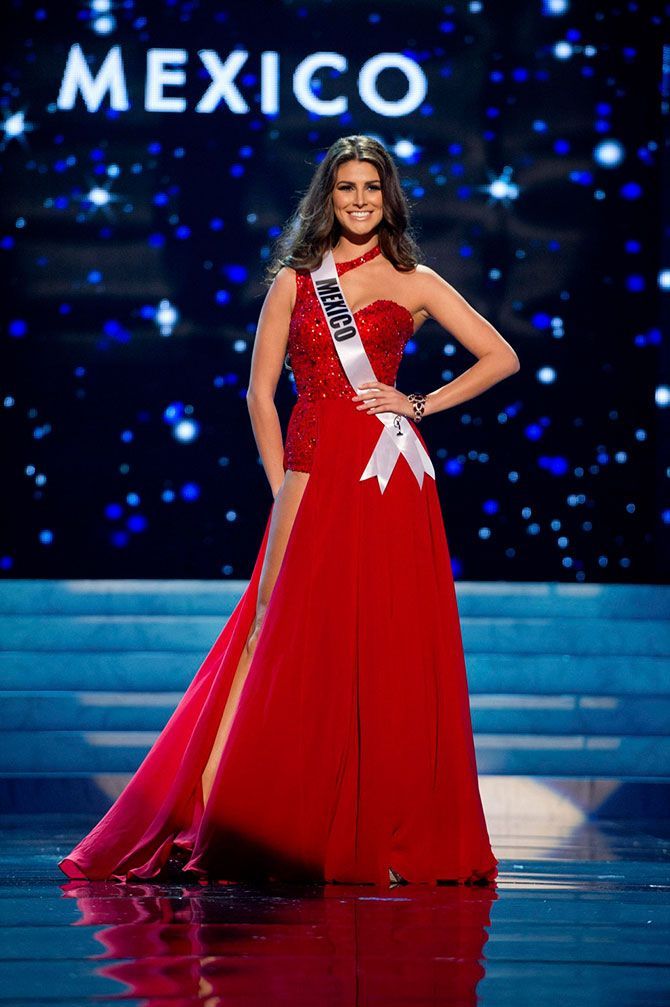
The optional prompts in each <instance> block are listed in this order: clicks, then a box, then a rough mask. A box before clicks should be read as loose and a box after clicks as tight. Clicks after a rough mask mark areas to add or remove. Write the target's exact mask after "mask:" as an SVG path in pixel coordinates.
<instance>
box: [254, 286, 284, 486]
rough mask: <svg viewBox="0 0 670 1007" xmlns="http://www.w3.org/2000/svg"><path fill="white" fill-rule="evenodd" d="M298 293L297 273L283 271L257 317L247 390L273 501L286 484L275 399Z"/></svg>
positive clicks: (257, 440) (266, 296) (257, 443)
mask: <svg viewBox="0 0 670 1007" xmlns="http://www.w3.org/2000/svg"><path fill="white" fill-rule="evenodd" d="M295 290H296V285H295V271H294V270H293V269H289V268H288V267H286V266H284V267H282V269H280V270H279V272H278V273H277V275H276V276H275V278H274V280H273V282H272V286H271V287H270V289H269V290H268V292H267V294H266V295H265V300H264V301H263V306H262V308H261V312H260V315H259V316H258V325H257V326H256V338H255V340H254V348H253V352H252V354H251V370H250V374H249V388H248V390H247V408H248V410H249V416H250V419H251V426H252V429H253V432H254V437H255V439H256V445H257V447H258V453H259V455H260V456H261V461H262V463H263V468H264V469H265V474H266V476H267V477H268V482H269V483H270V488H271V489H272V495H273V497H276V496H277V493H278V492H279V487H280V486H281V484H282V482H283V480H284V465H283V456H284V444H283V440H282V432H281V425H280V423H279V414H278V413H277V407H276V406H275V402H274V397H275V392H276V390H277V383H278V381H279V375H280V374H281V372H282V367H283V366H284V358H285V356H286V346H287V344H288V329H289V322H290V320H291V312H292V311H293V305H294V303H295Z"/></svg>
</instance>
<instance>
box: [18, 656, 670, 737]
mask: <svg viewBox="0 0 670 1007" xmlns="http://www.w3.org/2000/svg"><path fill="white" fill-rule="evenodd" d="M566 651H567V646H566ZM206 653H207V648H203V649H201V650H183V651H169V650H166V651H146V650H140V651H135V650H129V651H99V652H97V651H66V650H63V651H57V652H49V651H40V652H38V653H36V652H34V651H9V652H5V653H0V688H1V689H4V690H12V691H16V690H20V691H24V692H27V693H30V692H32V691H33V690H36V691H41V690H64V691H84V690H87V689H94V690H95V691H102V690H104V691H109V692H126V691H127V692H153V691H167V692H183V691H184V690H185V689H186V687H187V685H188V684H189V682H190V681H191V679H192V678H193V677H194V675H195V674H196V672H197V670H198V668H199V667H200V665H201V663H202V661H203V659H204V658H205V655H206ZM466 664H467V674H468V684H469V686H470V691H471V693H479V692H485V693H501V694H504V693H509V692H514V693H530V694H533V695H535V694H537V695H554V694H557V693H558V694H565V693H570V694H574V695H582V694H587V695H606V696H636V695H663V694H670V682H669V680H668V666H669V665H668V658H667V657H666V656H660V655H659V656H652V657H647V656H645V655H641V654H638V655H635V656H634V657H632V656H631V655H627V654H623V655H612V654H605V655H602V654H588V655H583V654H571V653H567V652H564V653H562V654H520V653H515V652H511V653H508V654H503V653H499V652H496V651H492V652H489V653H478V652H476V651H473V650H472V649H470V648H468V647H467V646H466ZM0 718H2V719H3V722H4V714H3V711H2V706H1V705H0Z"/></svg>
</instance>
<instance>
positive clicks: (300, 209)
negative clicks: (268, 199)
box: [265, 134, 420, 285]
mask: <svg viewBox="0 0 670 1007" xmlns="http://www.w3.org/2000/svg"><path fill="white" fill-rule="evenodd" d="M351 160H358V161H369V162H370V164H373V165H374V166H375V168H376V169H377V171H378V172H379V178H380V180H381V189H382V205H383V218H382V221H381V224H380V226H379V244H380V246H381V250H382V253H383V254H384V256H385V257H386V258H387V259H389V261H390V262H392V263H393V265H394V266H395V267H396V269H399V270H401V271H402V272H406V271H409V270H411V269H414V268H415V266H416V265H417V263H418V262H419V261H420V251H419V248H418V245H417V244H416V241H415V238H414V234H413V230H412V227H411V225H410V219H409V218H410V209H409V203H408V201H407V199H406V197H405V194H404V192H403V190H402V187H401V184H400V176H399V175H398V169H397V168H396V165H395V162H394V161H393V159H392V158H391V155H390V154H389V153H388V151H387V150H386V148H385V147H384V146H383V144H381V143H380V142H379V141H378V140H375V139H374V138H373V137H371V136H365V135H358V134H354V135H353V136H342V137H340V138H339V140H336V141H335V142H334V143H333V144H332V145H331V146H330V147H329V148H328V150H327V152H326V154H325V156H324V158H323V160H322V161H321V163H320V164H319V165H318V166H317V168H316V171H315V172H314V175H313V177H312V181H311V182H310V184H309V188H308V189H307V191H306V192H305V193H304V195H303V196H302V198H301V200H300V202H299V204H298V206H297V207H296V209H295V211H294V213H293V214H292V215H291V217H290V218H289V220H288V221H287V223H286V225H285V226H284V229H283V230H282V233H281V234H280V235H279V237H278V238H277V241H276V243H275V247H274V251H273V257H272V259H271V261H270V263H269V265H268V268H267V272H266V276H265V281H266V283H267V284H268V285H269V284H271V283H272V281H273V280H274V278H275V276H276V275H277V273H278V272H279V270H280V269H281V268H282V266H291V267H292V268H293V269H309V270H312V269H316V267H317V266H319V265H320V263H321V259H322V258H323V255H324V253H325V252H326V251H327V250H328V249H329V248H332V247H333V246H334V245H335V244H337V241H338V239H339V236H340V233H341V231H342V228H341V227H340V223H339V221H338V219H337V217H336V216H335V212H334V210H333V200H332V193H333V189H334V188H335V179H336V176H337V169H338V167H339V166H340V165H341V164H344V162H345V161H351Z"/></svg>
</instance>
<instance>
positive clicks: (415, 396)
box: [407, 392, 426, 423]
mask: <svg viewBox="0 0 670 1007" xmlns="http://www.w3.org/2000/svg"><path fill="white" fill-rule="evenodd" d="M407 398H408V399H409V401H410V402H411V403H412V409H413V410H414V422H415V423H420V422H421V420H422V419H423V411H424V409H425V408H426V396H425V395H423V394H422V393H421V392H412V394H411V395H408V396H407Z"/></svg>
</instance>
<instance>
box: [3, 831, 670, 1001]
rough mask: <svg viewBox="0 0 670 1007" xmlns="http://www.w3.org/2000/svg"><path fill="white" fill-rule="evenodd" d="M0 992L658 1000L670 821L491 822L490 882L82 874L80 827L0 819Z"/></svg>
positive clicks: (668, 997)
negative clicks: (295, 881)
mask: <svg viewBox="0 0 670 1007" xmlns="http://www.w3.org/2000/svg"><path fill="white" fill-rule="evenodd" d="M0 824H1V825H2V840H1V843H2V845H1V847H0V856H1V858H2V868H3V869H2V882H1V887H0V891H1V895H2V897H1V902H0V906H1V909H0V911H1V912H2V935H1V936H2V942H1V948H2V958H1V961H0V1002H4V1003H8V1004H24V1003H26V1004H28V1003H30V1004H61V1003H62V1004H68V1005H78V1004H82V1005H83V1004H98V1005H100V1004H106V1003H110V1004H111V1003H116V1002H118V1001H121V1002H123V1003H124V1004H137V1005H140V1004H141V1005H147V1007H149V1005H151V1007H161V1005H166V1007H167V1005H174V1004H203V1005H205V1007H238V1005H242V1004H244V1005H245V1007H249V1005H255V1004H263V1005H264V1007H270V1005H275V1004H278V1005H283V1004H292V1005H302V1004H309V1005H312V1004H314V1005H317V1004H318V1005H326V1007H327V1005H338V1007H339V1005H354V1007H358V1005H361V1004H380V1005H384V1007H395V1005H398V1007H400V1005H405V1004H411V1005H414V1007H420V1005H424V1004H440V1005H451V1004H486V1005H498V1004H510V1005H511V1004H514V1005H525V1004H529V1005H530V1004H533V1005H534V1007H536V1005H539V1004H559V1003H560V1004H561V1005H562V1007H565V1005H572V1004H585V1005H586V1004H589V1005H592V1004H595V1005H598V1007H602V1005H607V1004H610V1003H611V1004H616V1005H618V1007H624V1005H629V1004H635V1005H652V1004H659V1005H660V1004H663V1005H667V1004H668V1003H670V962H669V953H668V949H669V948H670V914H669V903H670V857H669V848H670V823H669V822H667V821H666V822H658V821H656V822H646V823H643V822H632V821H620V822H610V823H607V822H598V823H595V822H588V821H587V822H585V823H582V824H580V825H579V826H578V827H577V828H574V827H572V828H570V829H564V830H561V829H560V827H559V826H555V827H554V828H553V829H552V828H548V827H542V825H541V824H539V823H538V822H537V821H533V820H532V819H528V818H522V819H519V820H518V821H515V822H510V821H509V820H508V821H505V822H502V821H501V822H496V821H495V820H494V821H492V822H490V823H489V824H490V831H491V841H492V844H493V848H494V852H495V853H496V856H498V858H499V860H500V876H499V878H498V881H497V884H496V885H495V886H494V887H480V886H458V885H440V886H438V887H437V888H434V889H429V888H427V887H426V886H422V885H395V886H393V887H389V888H386V889H380V888H376V887H375V886H371V885H326V886H320V885H310V886H300V887H297V886H285V885H274V886H272V887H265V888H260V887H251V886H245V885H235V884H233V885H227V884H218V885H201V884H198V883H188V884H183V883H179V882H177V881H175V882H173V883H170V882H164V883H162V884H147V883H135V884H128V885H123V884H116V883H106V882H95V883H81V882H75V881H67V879H65V878H64V876H62V875H61V873H60V871H58V869H57V868H56V866H55V865H56V860H57V858H58V856H59V855H62V853H63V852H64V851H66V850H67V849H70V848H71V846H72V845H73V843H74V842H75V840H76V839H77V837H78V836H79V835H81V834H83V830H84V829H85V828H86V827H87V826H88V827H90V824H92V821H91V819H90V818H88V819H84V818H76V816H70V817H69V819H67V821H64V820H63V819H62V818H57V817H55V816H46V815H45V816H30V815H22V816H18V815H16V816H9V815H7V816H4V818H3V819H2V820H1V822H0Z"/></svg>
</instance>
